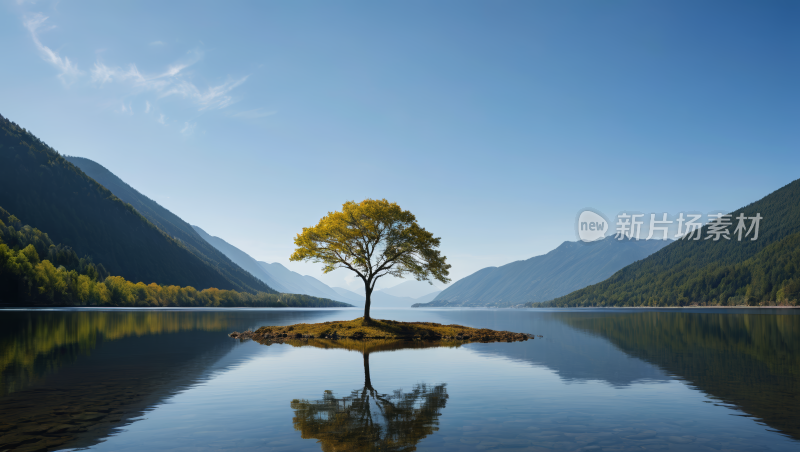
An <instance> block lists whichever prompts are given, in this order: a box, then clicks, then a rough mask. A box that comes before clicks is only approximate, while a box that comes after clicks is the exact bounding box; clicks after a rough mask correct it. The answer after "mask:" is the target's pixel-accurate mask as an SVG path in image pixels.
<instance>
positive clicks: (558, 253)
mask: <svg viewBox="0 0 800 452" xmlns="http://www.w3.org/2000/svg"><path fill="white" fill-rule="evenodd" d="M669 243H670V241H664V240H638V241H637V240H616V239H614V238H613V237H607V238H605V239H604V240H600V241H597V242H590V243H585V242H564V243H562V244H561V245H560V246H559V247H558V248H556V249H554V250H553V251H550V252H549V253H547V254H544V255H541V256H536V257H533V258H530V259H528V260H524V261H517V262H512V263H510V264H506V265H503V266H502V267H488V268H484V269H482V270H478V271H477V272H475V273H473V274H471V275H469V276H467V277H466V278H463V279H461V280H459V281H456V282H455V283H454V284H453V285H452V286H450V287H448V288H447V289H445V290H444V291H442V292H441V293H440V294H439V295H437V296H436V298H434V299H433V301H431V302H429V303H425V304H420V305H419V306H417V307H441V306H498V307H502V306H514V305H519V304H523V303H531V302H532V303H537V302H542V301H547V300H552V299H553V298H555V297H558V296H562V295H566V294H568V293H570V292H572V291H574V290H577V289H581V288H584V287H586V286H589V285H591V284H596V283H598V282H600V281H603V280H604V279H606V278H608V277H609V276H611V275H613V274H614V273H615V272H617V271H618V270H619V269H621V268H623V267H625V266H626V265H628V264H631V263H633V262H636V261H637V260H640V259H644V258H645V257H647V256H649V255H651V254H653V253H654V252H656V251H658V250H660V249H661V248H663V247H665V246H666V245H667V244H669Z"/></svg>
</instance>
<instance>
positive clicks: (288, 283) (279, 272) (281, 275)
mask: <svg viewBox="0 0 800 452" xmlns="http://www.w3.org/2000/svg"><path fill="white" fill-rule="evenodd" d="M258 265H260V266H261V268H262V269H263V270H264V271H266V272H267V273H268V274H269V275H270V277H272V278H273V279H274V280H275V281H278V284H280V285H281V286H283V287H284V288H286V290H287V291H288V292H287V293H302V294H306V295H312V296H314V297H322V298H330V299H331V300H339V301H344V302H348V303H350V302H351V301H350V300H346V299H344V298H342V296H341V295H339V293H337V292H336V291H335V290H333V289H332V288H330V287H328V286H327V285H325V284H324V283H323V282H322V281H320V280H318V279H316V278H313V277H311V276H306V275H301V274H300V273H297V272H293V271H291V270H289V269H288V268H286V267H284V266H283V265H281V264H279V263H277V262H275V263H273V264H269V263H267V262H262V261H258ZM362 304H363V300H362Z"/></svg>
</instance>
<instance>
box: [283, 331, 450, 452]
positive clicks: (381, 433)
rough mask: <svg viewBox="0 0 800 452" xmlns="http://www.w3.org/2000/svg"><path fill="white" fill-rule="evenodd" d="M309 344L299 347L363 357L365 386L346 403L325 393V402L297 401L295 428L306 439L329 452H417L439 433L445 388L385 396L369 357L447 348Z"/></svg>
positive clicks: (428, 387) (393, 343) (368, 343)
mask: <svg viewBox="0 0 800 452" xmlns="http://www.w3.org/2000/svg"><path fill="white" fill-rule="evenodd" d="M336 342H337V343H327V341H305V342H302V343H301V342H299V341H298V342H297V343H292V345H295V346H306V345H310V346H316V347H322V348H330V347H332V346H333V347H335V348H346V349H349V350H357V351H361V352H362V353H363V357H364V386H363V387H362V388H360V389H356V390H353V392H352V393H351V394H350V395H348V396H345V397H341V398H337V397H335V396H334V394H333V393H332V392H331V391H325V393H324V394H323V396H322V400H299V399H295V400H293V401H292V403H291V406H292V409H293V410H294V414H295V416H294V419H293V423H294V428H295V429H296V430H299V431H300V433H301V435H302V437H303V438H305V439H311V438H314V439H316V440H318V442H319V443H320V445H321V446H322V450H323V451H324V452H334V451H345V450H347V451H372V450H381V451H413V450H416V445H417V443H419V441H421V440H422V439H423V438H425V437H426V436H428V435H430V434H432V433H433V432H435V431H437V430H438V425H439V416H441V414H442V413H441V410H442V409H443V408H444V407H445V404H446V403H447V399H448V394H447V390H446V388H445V386H446V385H445V384H440V385H436V386H431V385H427V384H424V383H422V384H416V385H414V386H413V388H412V389H411V390H410V391H408V392H405V391H403V390H401V389H398V390H395V391H394V392H392V393H391V394H383V393H381V392H379V391H378V390H376V389H375V388H374V387H373V386H372V380H371V378H370V372H369V355H370V353H376V352H379V351H388V350H397V349H400V348H406V347H405V346H406V345H407V346H410V347H413V348H426V347H436V346H442V344H436V343H429V344H419V343H417V344H414V343H408V342H404V341H391V342H390V341H366V342H363V341H352V343H342V342H343V341H336Z"/></svg>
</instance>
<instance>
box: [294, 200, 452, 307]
mask: <svg viewBox="0 0 800 452" xmlns="http://www.w3.org/2000/svg"><path fill="white" fill-rule="evenodd" d="M294 243H295V245H296V246H297V249H295V252H294V254H292V256H291V258H290V259H291V260H292V261H311V262H315V263H322V264H323V268H322V270H323V272H325V273H329V272H331V271H333V270H335V269H337V268H346V269H348V270H350V271H353V272H355V273H356V274H357V275H358V276H359V277H360V278H361V280H362V281H363V282H364V290H365V293H366V299H365V306H364V320H365V321H367V322H369V321H370V316H369V309H370V296H371V294H372V291H373V290H374V289H375V283H376V282H377V281H378V279H380V278H381V277H383V276H386V275H391V276H395V277H398V278H402V277H404V276H406V275H411V276H413V277H414V278H415V279H417V280H418V281H430V280H431V278H433V279H436V280H438V281H441V282H443V283H445V284H446V283H448V282H450V279H449V278H448V275H449V269H450V265H449V264H448V263H447V258H446V257H445V256H442V255H441V253H440V252H439V250H438V249H437V248H438V247H439V244H440V238H438V237H434V236H433V234H432V233H430V232H428V231H426V230H425V229H424V228H422V227H420V226H419V224H417V220H416V217H414V214H412V213H411V212H409V211H408V210H403V209H401V208H400V206H398V205H397V204H396V203H390V202H389V201H387V200H385V199H381V200H375V199H365V200H364V201H361V202H360V203H356V202H355V201H348V202H346V203H344V204H343V205H342V210H341V211H338V212H329V213H328V215H326V216H325V217H323V218H322V219H321V220H320V221H319V223H318V224H317V225H316V226H314V227H310V228H303V232H302V233H300V234H297V237H296V238H295V240H294Z"/></svg>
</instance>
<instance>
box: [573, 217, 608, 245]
mask: <svg viewBox="0 0 800 452" xmlns="http://www.w3.org/2000/svg"><path fill="white" fill-rule="evenodd" d="M606 231H608V221H606V219H605V218H603V217H602V216H601V215H599V214H597V213H595V212H592V211H591V210H584V211H583V212H581V214H580V215H579V216H578V237H580V239H581V240H583V241H584V242H594V241H595V240H601V239H603V238H604V237H605V236H606Z"/></svg>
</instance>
